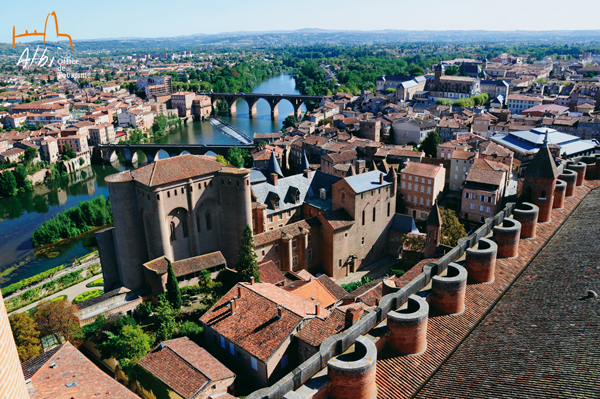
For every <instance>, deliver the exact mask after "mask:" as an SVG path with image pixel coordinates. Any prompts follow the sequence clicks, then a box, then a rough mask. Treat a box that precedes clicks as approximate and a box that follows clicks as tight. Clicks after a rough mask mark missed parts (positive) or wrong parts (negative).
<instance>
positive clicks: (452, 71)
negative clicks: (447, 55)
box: [445, 65, 459, 76]
mask: <svg viewBox="0 0 600 399" xmlns="http://www.w3.org/2000/svg"><path fill="white" fill-rule="evenodd" d="M458 69H459V67H458V65H450V66H448V67H447V68H446V70H445V73H446V75H447V76H456V75H458Z"/></svg>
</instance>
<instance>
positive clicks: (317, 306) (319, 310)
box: [315, 302, 321, 316]
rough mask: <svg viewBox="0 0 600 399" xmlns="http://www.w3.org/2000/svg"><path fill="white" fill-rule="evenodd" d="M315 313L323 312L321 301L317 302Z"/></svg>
mask: <svg viewBox="0 0 600 399" xmlns="http://www.w3.org/2000/svg"><path fill="white" fill-rule="evenodd" d="M315 314H316V315H317V316H319V315H320V314H321V304H320V303H319V302H317V303H315Z"/></svg>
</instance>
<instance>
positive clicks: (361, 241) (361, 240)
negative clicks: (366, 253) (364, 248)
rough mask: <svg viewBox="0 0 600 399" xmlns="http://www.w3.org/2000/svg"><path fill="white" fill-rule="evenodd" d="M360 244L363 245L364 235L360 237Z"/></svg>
mask: <svg viewBox="0 0 600 399" xmlns="http://www.w3.org/2000/svg"><path fill="white" fill-rule="evenodd" d="M360 245H365V237H362V238H361V239H360Z"/></svg>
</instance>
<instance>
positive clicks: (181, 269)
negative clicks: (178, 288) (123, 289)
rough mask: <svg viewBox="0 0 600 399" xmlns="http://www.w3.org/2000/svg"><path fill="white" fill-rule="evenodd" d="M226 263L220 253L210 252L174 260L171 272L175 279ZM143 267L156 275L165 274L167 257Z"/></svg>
mask: <svg viewBox="0 0 600 399" xmlns="http://www.w3.org/2000/svg"><path fill="white" fill-rule="evenodd" d="M226 263H227V261H226V260H225V257H224V256H223V254H221V251H217V252H212V253H210V254H204V255H199V256H194V257H192V258H187V259H182V260H176V261H174V262H172V263H171V264H172V265H173V271H174V272H175V276H176V277H180V276H185V275H187V274H190V273H194V272H199V271H202V270H207V269H210V268H213V267H216V266H220V265H225V264H226ZM144 266H145V267H146V268H147V269H149V270H152V271H154V272H156V274H159V275H160V274H165V273H166V272H167V267H168V263H167V257H166V256H161V257H158V258H156V259H154V260H151V261H150V262H146V263H144Z"/></svg>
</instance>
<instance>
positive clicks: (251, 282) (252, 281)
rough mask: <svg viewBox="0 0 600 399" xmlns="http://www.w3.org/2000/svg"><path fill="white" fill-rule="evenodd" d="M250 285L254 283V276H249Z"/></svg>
mask: <svg viewBox="0 0 600 399" xmlns="http://www.w3.org/2000/svg"><path fill="white" fill-rule="evenodd" d="M250 285H254V276H252V277H250Z"/></svg>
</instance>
